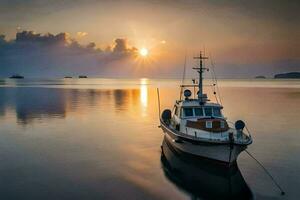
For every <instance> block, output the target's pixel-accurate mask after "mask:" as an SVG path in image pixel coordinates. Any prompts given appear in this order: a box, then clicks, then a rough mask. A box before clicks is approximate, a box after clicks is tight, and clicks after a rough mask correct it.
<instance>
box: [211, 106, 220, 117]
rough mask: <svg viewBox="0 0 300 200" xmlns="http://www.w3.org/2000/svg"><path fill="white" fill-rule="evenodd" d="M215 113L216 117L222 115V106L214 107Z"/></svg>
mask: <svg viewBox="0 0 300 200" xmlns="http://www.w3.org/2000/svg"><path fill="white" fill-rule="evenodd" d="M213 114H214V116H216V117H222V114H221V110H220V108H213Z"/></svg>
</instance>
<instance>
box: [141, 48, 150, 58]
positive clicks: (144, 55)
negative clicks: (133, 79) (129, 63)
mask: <svg viewBox="0 0 300 200" xmlns="http://www.w3.org/2000/svg"><path fill="white" fill-rule="evenodd" d="M139 53H140V55H141V56H143V57H146V56H148V54H149V51H148V49H146V48H144V47H143V48H141V49H140V51H139Z"/></svg>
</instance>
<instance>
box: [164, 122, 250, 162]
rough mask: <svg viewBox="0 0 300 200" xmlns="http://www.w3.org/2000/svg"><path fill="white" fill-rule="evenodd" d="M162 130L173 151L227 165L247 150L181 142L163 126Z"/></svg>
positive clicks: (220, 145)
mask: <svg viewBox="0 0 300 200" xmlns="http://www.w3.org/2000/svg"><path fill="white" fill-rule="evenodd" d="M162 129H163V131H164V133H165V138H166V141H167V142H168V143H169V144H170V145H171V146H172V147H173V148H174V150H176V151H179V152H181V153H187V154H190V155H192V156H197V157H199V158H203V159H208V160H212V161H217V162H220V163H223V164H227V165H231V164H232V163H234V162H236V159H237V157H238V155H239V154H240V153H241V152H242V151H244V150H245V149H246V148H247V145H237V144H229V143H224V144H220V143H209V142H193V141H188V140H182V139H179V138H178V137H177V136H176V135H175V134H173V133H172V131H170V130H169V129H166V128H165V127H164V126H162Z"/></svg>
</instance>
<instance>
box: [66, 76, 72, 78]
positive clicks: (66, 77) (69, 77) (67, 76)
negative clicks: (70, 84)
mask: <svg viewBox="0 0 300 200" xmlns="http://www.w3.org/2000/svg"><path fill="white" fill-rule="evenodd" d="M64 78H73V77H72V76H65V77H64Z"/></svg>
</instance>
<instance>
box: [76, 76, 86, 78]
mask: <svg viewBox="0 0 300 200" xmlns="http://www.w3.org/2000/svg"><path fill="white" fill-rule="evenodd" d="M78 78H87V76H84V75H80V76H78Z"/></svg>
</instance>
